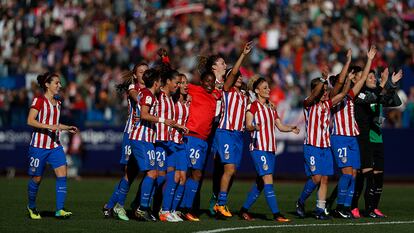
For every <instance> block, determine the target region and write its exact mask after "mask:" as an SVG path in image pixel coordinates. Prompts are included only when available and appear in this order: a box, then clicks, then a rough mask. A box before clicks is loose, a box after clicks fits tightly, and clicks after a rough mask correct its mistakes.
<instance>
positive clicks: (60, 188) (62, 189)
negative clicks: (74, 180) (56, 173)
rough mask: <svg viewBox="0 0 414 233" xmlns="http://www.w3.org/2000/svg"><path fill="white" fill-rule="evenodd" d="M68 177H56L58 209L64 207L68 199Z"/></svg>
mask: <svg viewBox="0 0 414 233" xmlns="http://www.w3.org/2000/svg"><path fill="white" fill-rule="evenodd" d="M66 187H67V186H66V177H57V178H56V211H58V210H61V209H63V207H64V206H65V199H66Z"/></svg>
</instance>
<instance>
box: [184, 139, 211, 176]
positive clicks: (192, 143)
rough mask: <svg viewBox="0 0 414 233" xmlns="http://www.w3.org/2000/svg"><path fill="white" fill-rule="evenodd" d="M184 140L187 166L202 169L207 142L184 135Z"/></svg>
mask: <svg viewBox="0 0 414 233" xmlns="http://www.w3.org/2000/svg"><path fill="white" fill-rule="evenodd" d="M184 141H185V150H186V154H187V161H188V167H190V168H193V169H196V170H203V168H204V163H205V161H206V156H207V148H208V144H207V142H206V141H204V140H202V139H200V138H196V137H192V136H185V137H184Z"/></svg>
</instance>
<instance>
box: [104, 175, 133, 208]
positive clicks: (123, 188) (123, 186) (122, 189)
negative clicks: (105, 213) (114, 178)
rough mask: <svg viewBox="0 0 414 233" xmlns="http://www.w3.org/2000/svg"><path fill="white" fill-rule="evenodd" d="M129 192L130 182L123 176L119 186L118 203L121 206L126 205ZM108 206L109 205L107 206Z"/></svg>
mask: <svg viewBox="0 0 414 233" xmlns="http://www.w3.org/2000/svg"><path fill="white" fill-rule="evenodd" d="M128 192H129V182H128V181H127V180H126V179H125V178H122V179H121V182H119V186H118V203H119V205H121V206H124V205H125V199H126V196H127V194H128ZM107 208H108V206H107Z"/></svg>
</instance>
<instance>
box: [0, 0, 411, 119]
mask: <svg viewBox="0 0 414 233" xmlns="http://www.w3.org/2000/svg"><path fill="white" fill-rule="evenodd" d="M0 15H1V18H0V47H1V48H0V85H1V86H0V126H3V127H4V126H12V127H14V126H21V125H25V123H26V115H27V112H28V106H29V105H30V102H31V99H32V98H33V96H35V95H38V94H39V93H40V90H39V87H38V86H37V85H36V83H35V82H34V81H35V80H36V79H35V78H36V75H37V74H39V73H42V72H45V71H52V72H56V73H58V74H60V76H61V77H62V85H63V90H62V96H61V98H62V100H63V102H64V110H63V112H62V118H63V119H61V120H62V121H63V122H70V123H71V124H75V125H78V126H80V127H84V126H92V125H114V126H121V125H123V124H124V123H125V119H126V115H127V110H126V109H127V108H126V105H127V102H126V100H125V98H124V97H123V96H119V95H118V94H117V92H116V90H115V85H116V84H117V83H119V82H121V80H120V79H121V74H122V72H124V71H127V70H128V69H130V68H131V67H132V66H133V65H134V64H135V63H138V62H141V61H146V62H148V63H150V64H151V63H152V62H153V61H154V60H155V59H156V58H157V55H156V51H157V50H158V49H159V48H161V47H163V48H166V49H167V50H168V52H169V54H170V58H171V62H172V64H173V66H174V67H176V68H177V69H178V70H179V71H181V72H184V73H186V74H187V76H188V77H189V78H190V79H192V80H193V81H194V80H196V79H197V77H198V72H197V57H198V56H200V55H211V54H217V53H219V54H222V55H223V56H224V57H225V58H226V63H227V64H228V66H229V67H230V66H231V65H232V64H234V62H235V59H237V57H238V55H239V54H240V52H241V49H242V47H243V44H244V43H245V42H246V41H249V40H253V41H254V43H255V46H254V49H253V51H252V53H251V55H250V56H249V58H248V59H246V62H245V63H244V64H243V67H242V69H241V72H242V74H243V76H244V77H245V79H246V81H247V79H249V78H251V77H252V76H257V75H259V76H262V77H266V78H267V79H269V80H270V81H271V84H272V85H271V89H272V91H271V100H272V101H273V102H274V103H275V104H276V106H278V110H279V111H282V112H284V113H286V114H285V115H284V118H287V121H289V120H290V119H293V118H297V116H294V115H292V112H294V113H295V114H296V115H298V114H299V115H301V116H302V115H303V114H302V110H301V103H302V100H303V99H304V98H305V97H306V95H307V94H308V93H309V89H310V88H309V81H310V80H311V79H312V78H315V77H318V76H320V75H321V69H322V68H323V67H325V66H328V67H329V70H330V72H331V74H337V73H339V72H340V69H341V67H342V64H343V63H344V61H345V59H346V56H345V54H346V50H347V49H348V48H351V49H352V54H353V55H352V58H353V64H356V65H360V66H363V65H364V63H365V60H366V51H367V50H368V48H369V46H370V45H371V44H375V45H376V46H377V48H378V51H379V53H377V57H376V59H375V61H374V63H373V68H374V69H377V68H381V67H389V69H390V72H391V73H392V72H393V71H398V70H399V69H402V70H403V80H402V82H401V83H400V91H399V95H400V97H401V98H402V100H403V105H402V106H401V107H399V108H397V109H388V110H387V119H388V120H387V121H386V127H414V0H405V1H387V0H376V1H367V0H354V1H351V0H338V1H322V0H320V1H316V0H315V1H299V0H292V1H287V0H268V1H265V0H205V1H200V0H198V1H197V0H194V1H191V0H177V1H173V0H148V1H145V0H143V1H133V0H117V1H109V0H68V1H64V0H47V1H46V0H43V1H42V0H40V1H34V0H33V1H30V0H17V1H0Z"/></svg>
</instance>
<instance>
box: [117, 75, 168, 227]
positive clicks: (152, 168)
mask: <svg viewBox="0 0 414 233" xmlns="http://www.w3.org/2000/svg"><path fill="white" fill-rule="evenodd" d="M142 79H143V80H144V83H145V87H146V88H144V89H142V90H141V91H140V94H139V103H138V104H137V105H138V107H139V109H140V113H141V116H140V118H141V119H140V121H139V122H138V123H137V124H135V125H134V126H133V128H132V131H131V133H130V134H129V139H130V145H131V149H132V153H133V155H134V157H135V159H136V161H137V164H138V167H139V169H140V171H143V172H145V177H144V180H143V182H142V189H141V201H140V207H139V208H138V209H137V210H136V211H135V215H136V216H137V217H138V218H139V219H141V220H145V221H156V219H155V217H154V216H153V215H152V213H151V210H150V201H151V200H152V195H153V192H152V190H153V187H154V182H155V179H156V178H157V170H156V164H155V163H156V156H155V148H154V143H155V139H156V130H157V127H156V123H163V124H165V125H167V126H173V125H175V121H174V120H173V119H168V118H163V117H158V116H157V109H156V107H157V99H156V97H155V95H156V94H158V93H159V91H160V84H161V82H160V79H161V77H160V73H159V71H157V70H155V69H149V70H147V71H145V73H144V75H143V77H142ZM128 191H129V187H128V188H127V189H125V192H126V193H128Z"/></svg>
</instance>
